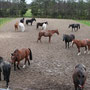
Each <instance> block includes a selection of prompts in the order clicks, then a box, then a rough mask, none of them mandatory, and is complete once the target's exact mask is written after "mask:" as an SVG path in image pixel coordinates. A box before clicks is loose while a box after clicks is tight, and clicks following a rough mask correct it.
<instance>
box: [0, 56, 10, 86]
mask: <svg viewBox="0 0 90 90" xmlns="http://www.w3.org/2000/svg"><path fill="white" fill-rule="evenodd" d="M1 72H2V73H3V77H4V80H5V81H6V87H8V83H9V78H10V72H11V64H10V63H9V62H7V61H4V60H3V58H2V57H0V81H1Z"/></svg>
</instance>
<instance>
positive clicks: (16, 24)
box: [14, 22, 18, 31]
mask: <svg viewBox="0 0 90 90" xmlns="http://www.w3.org/2000/svg"><path fill="white" fill-rule="evenodd" d="M14 27H15V31H16V30H18V22H16V23H15V24H14Z"/></svg>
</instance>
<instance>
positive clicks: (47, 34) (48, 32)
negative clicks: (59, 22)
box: [37, 30, 59, 43]
mask: <svg viewBox="0 0 90 90" xmlns="http://www.w3.org/2000/svg"><path fill="white" fill-rule="evenodd" d="M54 33H56V34H57V35H59V32H58V30H45V31H40V32H39V34H38V40H40V42H41V37H42V36H44V37H49V43H50V42H51V37H52V35H53V34H54ZM38 40H37V42H38Z"/></svg>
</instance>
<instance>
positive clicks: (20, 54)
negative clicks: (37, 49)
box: [11, 48, 32, 70]
mask: <svg viewBox="0 0 90 90" xmlns="http://www.w3.org/2000/svg"><path fill="white" fill-rule="evenodd" d="M28 56H29V58H30V60H32V52H31V49H29V48H28V49H27V48H22V49H20V50H18V49H16V50H15V51H14V52H13V53H12V54H11V60H12V63H14V70H16V62H17V68H18V69H20V68H19V64H20V61H22V60H23V59H24V58H25V62H24V66H23V68H24V67H25V65H26V62H27V61H28V65H30V61H29V58H28Z"/></svg>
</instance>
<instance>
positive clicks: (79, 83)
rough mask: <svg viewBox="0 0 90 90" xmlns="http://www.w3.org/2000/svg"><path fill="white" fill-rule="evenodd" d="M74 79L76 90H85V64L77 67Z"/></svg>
mask: <svg viewBox="0 0 90 90" xmlns="http://www.w3.org/2000/svg"><path fill="white" fill-rule="evenodd" d="M72 78H73V83H74V87H75V90H83V88H84V84H85V81H86V78H87V76H86V67H85V65H83V64H78V65H76V66H75V70H74V73H73V75H72Z"/></svg>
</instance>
